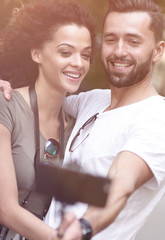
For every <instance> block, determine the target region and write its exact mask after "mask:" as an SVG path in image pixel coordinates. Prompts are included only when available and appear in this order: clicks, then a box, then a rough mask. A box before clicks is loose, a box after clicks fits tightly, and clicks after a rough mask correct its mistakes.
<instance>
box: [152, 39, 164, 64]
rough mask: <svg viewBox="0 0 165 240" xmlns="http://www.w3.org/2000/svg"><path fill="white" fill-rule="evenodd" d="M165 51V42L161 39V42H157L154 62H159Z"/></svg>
mask: <svg viewBox="0 0 165 240" xmlns="http://www.w3.org/2000/svg"><path fill="white" fill-rule="evenodd" d="M164 51H165V42H164V41H160V42H159V43H157V45H156V48H155V51H154V55H153V62H154V63H156V62H158V61H159V60H160V59H161V57H162V56H163V54H164Z"/></svg>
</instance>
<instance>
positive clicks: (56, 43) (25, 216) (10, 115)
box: [0, 0, 95, 240]
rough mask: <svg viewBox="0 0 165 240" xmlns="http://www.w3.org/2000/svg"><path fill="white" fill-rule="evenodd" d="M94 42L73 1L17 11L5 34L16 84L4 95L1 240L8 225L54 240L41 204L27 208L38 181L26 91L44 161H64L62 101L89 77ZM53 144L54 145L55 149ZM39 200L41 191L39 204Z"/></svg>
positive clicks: (4, 74) (1, 56) (2, 43)
mask: <svg viewBox="0 0 165 240" xmlns="http://www.w3.org/2000/svg"><path fill="white" fill-rule="evenodd" d="M94 42H95V32H94V23H93V18H91V16H90V13H88V11H87V10H86V9H84V7H82V6H81V5H80V4H78V3H77V2H75V1H70V0H69V1H61V0H55V1H53V0H40V1H35V2H33V3H29V4H26V5H25V6H23V7H22V8H21V9H16V10H15V12H14V14H13V17H12V19H11V21H10V23H9V25H8V26H7V27H6V28H5V29H4V31H3V32H2V33H1V35H0V78H2V79H6V80H8V81H10V82H11V84H12V86H13V87H14V88H16V89H15V90H14V91H13V94H12V99H11V101H10V102H7V101H6V100H4V98H3V94H1V93H0V105H1V108H0V135H1V138H0V223H1V226H0V229H1V233H0V239H9V237H8V234H9V232H8V230H9V229H12V230H13V231H15V232H17V233H19V234H20V235H21V236H24V237H25V238H27V239H29V240H30V239H31V240H33V239H34V240H36V239H40V240H42V239H43V240H45V239H56V232H55V230H54V229H53V228H51V227H49V226H48V225H47V224H45V223H44V222H43V221H42V220H40V218H38V217H37V216H36V215H40V213H38V212H35V210H36V208H35V209H34V214H33V213H31V212H29V211H28V210H26V206H25V205H26V204H25V203H26V200H27V197H29V192H31V191H32V190H33V189H34V186H35V170H36V168H35V166H36V164H34V161H35V160H36V158H37V157H36V155H37V154H36V141H35V131H36V129H35V127H36V125H35V117H34V115H33V111H32V109H33V108H34V107H33V103H32V102H31V100H30V96H29V94H32V95H33V97H31V98H32V99H33V100H34V99H35V108H37V109H38V118H39V123H38V124H39V132H40V134H39V135H40V137H39V140H40V159H41V161H50V162H51V163H53V164H54V162H55V163H56V162H58V164H60V161H61V159H62V157H63V149H64V148H65V144H66V142H67V139H68V136H69V134H70V132H71V129H72V125H73V120H72V119H69V117H68V116H67V115H66V114H65V112H64V111H63V109H62V103H63V100H64V98H65V96H66V93H67V92H69V93H73V92H75V91H77V90H78V88H79V86H80V84H81V82H82V80H83V79H84V77H85V75H86V74H87V72H88V70H89V68H90V63H91V55H92V51H93V47H94ZM29 86H31V87H30V89H31V90H30V91H29ZM34 96H35V98H34ZM62 138H64V144H63V146H62V141H61V139H62ZM52 139H53V140H52ZM47 140H49V141H48V142H47ZM58 142H60V143H58ZM45 143H47V145H46V147H45ZM52 144H56V145H57V146H56V149H54V150H53V151H50V149H49V146H50V147H51V146H52ZM59 144H60V147H59ZM59 148H60V149H59ZM61 149H62V150H61ZM52 156H53V158H52ZM28 201H29V200H28ZM40 201H42V203H43V196H38V198H37V205H40ZM44 204H47V200H46V203H44ZM32 212H33V211H32ZM45 212H46V211H45V206H44V213H45ZM43 215H44V214H42V216H40V217H43ZM10 239H12V237H10Z"/></svg>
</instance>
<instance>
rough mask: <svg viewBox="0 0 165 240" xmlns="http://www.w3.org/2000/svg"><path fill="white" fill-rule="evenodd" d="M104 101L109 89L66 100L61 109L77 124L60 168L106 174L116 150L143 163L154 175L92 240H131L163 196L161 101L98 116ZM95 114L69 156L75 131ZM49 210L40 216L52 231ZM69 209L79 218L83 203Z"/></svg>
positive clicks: (164, 104)
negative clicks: (69, 166)
mask: <svg viewBox="0 0 165 240" xmlns="http://www.w3.org/2000/svg"><path fill="white" fill-rule="evenodd" d="M110 101H111V93H110V90H92V91H90V92H86V93H80V94H79V95H78V96H71V97H69V98H68V99H67V102H66V103H65V104H66V105H67V107H66V110H67V112H68V113H70V114H71V115H73V116H74V117H77V121H76V124H75V127H74V129H73V131H72V134H71V136H70V139H69V141H68V144H67V147H66V154H65V159H64V164H67V163H68V162H71V161H73V162H74V161H75V160H76V161H77V162H78V163H79V164H80V166H81V168H82V169H83V170H85V171H86V172H88V173H91V174H95V175H100V176H106V175H107V173H108V170H109V168H110V166H111V164H112V162H113V161H114V159H115V157H116V156H117V154H118V153H120V152H121V151H130V152H133V153H135V154H137V155H138V156H140V157H141V158H142V159H143V160H144V161H145V162H146V163H147V164H148V166H149V167H150V169H151V171H152V172H153V174H154V177H153V178H152V179H151V180H150V181H148V182H147V183H146V184H145V185H143V186H141V187H140V188H139V189H138V190H136V191H135V192H134V193H133V194H132V195H131V197H130V198H129V200H128V202H127V205H126V206H125V208H124V209H123V210H122V211H121V212H120V214H119V215H118V217H117V218H116V220H115V221H114V222H113V223H112V224H111V225H110V226H109V227H107V228H106V229H105V230H103V231H102V232H100V233H99V234H97V235H95V236H94V237H93V238H92V239H93V240H102V239H113V240H121V239H122V240H132V239H134V237H135V235H136V233H137V232H138V231H139V229H140V228H141V226H142V225H143V223H144V222H145V220H146V218H147V217H148V215H149V214H150V213H151V211H152V209H153V208H154V207H155V205H156V204H157V203H158V201H159V200H160V198H161V197H162V195H163V194H164V192H165V101H164V98H163V97H161V96H152V97H149V98H147V99H145V100H142V101H140V102H137V103H134V104H130V105H127V106H124V107H120V108H117V109H114V110H111V111H108V112H104V110H105V109H106V108H107V107H108V106H109V104H110ZM97 112H98V113H99V114H98V116H97V119H96V120H94V121H92V122H91V123H89V124H88V126H87V127H85V128H84V130H82V131H81V134H80V137H79V138H80V139H77V140H76V141H77V143H76V141H75V146H76V147H77V146H78V147H77V148H76V149H75V150H74V151H73V152H72V153H71V152H69V151H68V149H69V147H70V143H71V141H72V139H73V137H74V136H75V135H76V133H77V131H78V130H79V128H80V127H81V126H82V124H83V123H84V122H85V121H86V120H87V119H88V118H89V117H91V116H92V115H93V114H95V113H97ZM88 133H89V135H88V137H87V138H86V135H87V134H88ZM85 138H86V139H85ZM84 139H85V140H84ZM79 143H80V144H79ZM75 146H74V147H75ZM55 208H57V205H56V204H55V201H54V200H53V202H52V204H51V207H50V210H49V212H48V215H47V218H46V222H47V223H49V224H50V225H51V226H53V227H54V226H55V222H56V224H58V221H57V218H58V217H57V214H56V217H55ZM69 210H71V211H74V212H75V214H76V215H77V216H78V217H81V216H82V214H83V213H84V211H85V210H86V205H85V204H77V205H75V206H73V207H70V208H69ZM56 226H57V225H56Z"/></svg>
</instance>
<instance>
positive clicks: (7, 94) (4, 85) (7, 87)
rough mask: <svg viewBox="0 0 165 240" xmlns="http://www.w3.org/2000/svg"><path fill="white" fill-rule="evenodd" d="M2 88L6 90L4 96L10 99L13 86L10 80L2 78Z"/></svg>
mask: <svg viewBox="0 0 165 240" xmlns="http://www.w3.org/2000/svg"><path fill="white" fill-rule="evenodd" d="M0 90H1V91H4V97H5V99H6V100H8V101H9V100H10V98H11V92H12V88H11V85H10V83H9V82H7V81H4V80H0Z"/></svg>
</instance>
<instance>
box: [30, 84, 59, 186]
mask: <svg viewBox="0 0 165 240" xmlns="http://www.w3.org/2000/svg"><path fill="white" fill-rule="evenodd" d="M29 97H30V104H31V108H32V111H33V114H34V119H35V142H36V153H35V158H34V159H35V163H34V164H35V174H36V183H37V182H38V174H39V172H38V166H39V164H40V130H39V115H38V103H37V95H36V91H35V87H34V86H30V87H29ZM59 143H60V153H59V159H60V160H61V161H62V160H63V158H64V120H63V116H62V110H60V141H59Z"/></svg>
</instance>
